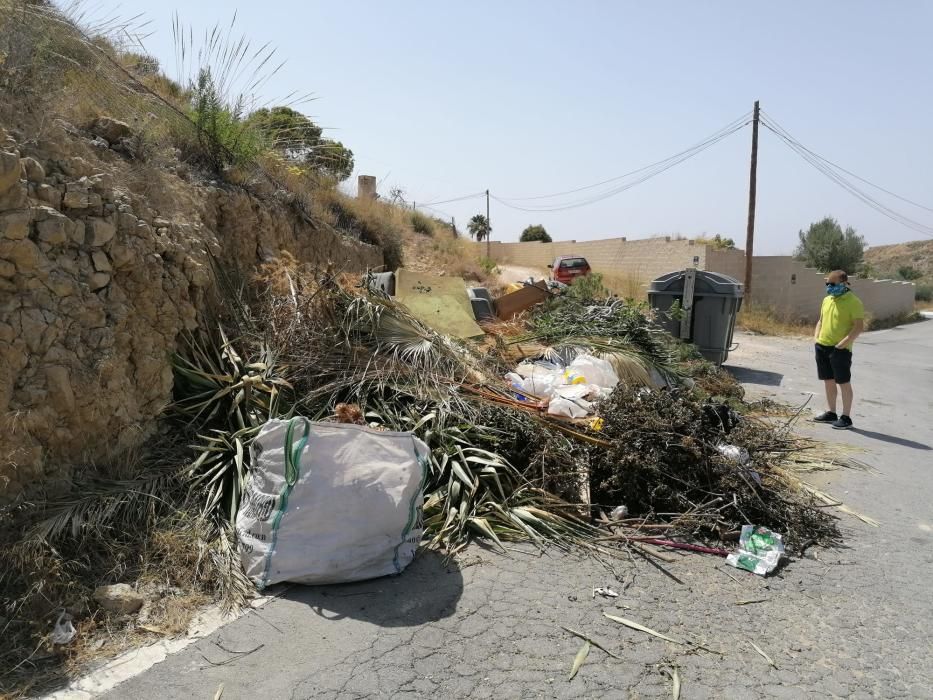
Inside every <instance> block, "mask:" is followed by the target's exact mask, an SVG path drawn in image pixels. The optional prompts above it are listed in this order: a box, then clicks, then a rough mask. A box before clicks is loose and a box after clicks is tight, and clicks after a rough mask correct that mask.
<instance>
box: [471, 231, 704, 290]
mask: <svg viewBox="0 0 933 700" xmlns="http://www.w3.org/2000/svg"><path fill="white" fill-rule="evenodd" d="M477 245H481V244H477ZM708 248H709V247H708V246H706V245H704V244H698V243H696V242H695V241H688V240H671V239H670V238H646V239H642V240H637V241H629V240H626V239H625V238H606V239H602V240H598V241H554V242H553V243H538V242H535V243H498V242H495V241H493V242H492V243H491V244H490V255H491V257H492V258H493V260H495V261H496V262H498V263H503V264H507V265H520V266H522V267H538V268H542V269H544V268H545V267H546V266H547V265H549V264H551V263H552V262H553V261H554V258H556V257H557V256H558V255H582V256H583V257H585V258H586V259H587V260H588V261H589V263H590V265H591V266H592V267H593V270H594V271H596V272H601V273H604V274H609V275H620V276H625V277H629V278H633V279H638V280H641V282H642V283H644V284H648V283H649V282H651V280H653V279H655V278H656V277H660V276H661V275H663V274H664V273H666V272H671V271H673V270H677V269H683V268H685V267H689V266H691V265H693V264H694V258H697V266H698V267H699V268H700V269H704V268H705V265H706V256H707V252H708ZM482 254H485V252H483V253H482Z"/></svg>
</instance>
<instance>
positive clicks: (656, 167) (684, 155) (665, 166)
mask: <svg viewBox="0 0 933 700" xmlns="http://www.w3.org/2000/svg"><path fill="white" fill-rule="evenodd" d="M747 124H748V122H741V123H739V124H737V125H735V126H733V127H732V128H731V129H730V130H728V131H725V132H722V133H718V135H717V136H716V137H715V138H713V139H707V140H706V141H703V142H701V143H700V144H698V145H697V146H695V147H693V148H692V149H688V150H686V151H681V152H680V153H678V154H676V155H675V156H671V157H670V158H667V159H665V160H663V161H658V162H657V163H654V164H652V165H650V166H646V167H645V168H640V169H639V170H637V171H634V172H636V173H638V172H641V173H643V174H642V175H641V176H640V177H638V178H636V179H634V180H632V181H630V182H627V183H625V184H623V185H619V186H617V187H614V188H612V189H610V190H607V191H605V192H601V193H599V194H597V195H594V196H592V197H589V198H586V199H582V200H577V201H575V202H567V203H564V204H560V205H556V206H545V207H524V206H519V205H517V204H512V203H511V202H512V201H514V200H512V201H510V200H505V199H501V198H499V197H493V199H495V200H496V201H497V202H499V203H500V204H502V205H503V206H506V207H509V208H511V209H517V210H518V211H526V212H557V211H565V210H568V209H576V208H579V207H584V206H588V205H590V204H595V203H596V202H599V201H602V200H604V199H608V198H609V197H614V196H615V195H617V194H619V193H621V192H624V191H626V190H629V189H631V188H633V187H635V186H637V185H640V184H641V183H643V182H645V181H647V180H650V179H651V178H653V177H655V176H657V175H660V174H661V173H663V172H665V171H667V170H670V169H671V168H673V167H674V166H675V165H679V164H680V163H683V162H684V161H686V160H689V159H690V158H693V157H694V156H696V155H698V154H699V153H702V152H703V151H705V150H706V149H707V148H710V147H711V146H713V145H715V144H717V143H719V142H720V141H722V140H723V139H725V138H727V137H729V136H731V135H732V134H734V133H735V132H737V131H739V130H740V129H742V128H744V127H745V126H746V125H747Z"/></svg>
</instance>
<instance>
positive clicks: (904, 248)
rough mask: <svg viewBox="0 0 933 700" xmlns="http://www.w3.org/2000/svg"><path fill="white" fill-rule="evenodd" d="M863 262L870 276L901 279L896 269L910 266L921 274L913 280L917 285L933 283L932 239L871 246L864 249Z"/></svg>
mask: <svg viewBox="0 0 933 700" xmlns="http://www.w3.org/2000/svg"><path fill="white" fill-rule="evenodd" d="M865 262H867V263H868V264H869V265H870V269H871V274H872V277H886V278H889V279H901V278H900V276H899V275H898V270H899V269H901V268H904V267H911V268H913V269H915V270H917V271H919V272H920V273H921V275H922V276H921V277H920V278H919V279H916V280H913V281H915V282H916V283H917V284H918V285H919V284H933V240H929V241H910V242H909V243H896V244H894V245H879V246H873V247H871V248H869V249H868V250H866V251H865Z"/></svg>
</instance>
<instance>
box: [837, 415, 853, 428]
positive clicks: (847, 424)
mask: <svg viewBox="0 0 933 700" xmlns="http://www.w3.org/2000/svg"><path fill="white" fill-rule="evenodd" d="M851 428H852V419H851V418H849V416H839V420H837V421H836V422H835V423H833V430H850V429H851Z"/></svg>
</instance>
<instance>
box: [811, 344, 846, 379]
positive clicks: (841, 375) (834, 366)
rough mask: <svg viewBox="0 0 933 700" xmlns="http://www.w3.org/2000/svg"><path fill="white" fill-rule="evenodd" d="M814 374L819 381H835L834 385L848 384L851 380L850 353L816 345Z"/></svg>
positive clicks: (830, 346)
mask: <svg viewBox="0 0 933 700" xmlns="http://www.w3.org/2000/svg"><path fill="white" fill-rule="evenodd" d="M816 374H817V376H818V377H819V378H820V379H824V380H825V379H835V380H836V384H848V383H849V382H850V381H851V380H852V351H851V350H840V349H839V348H836V347H833V346H832V345H820V344H819V343H817V344H816Z"/></svg>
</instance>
